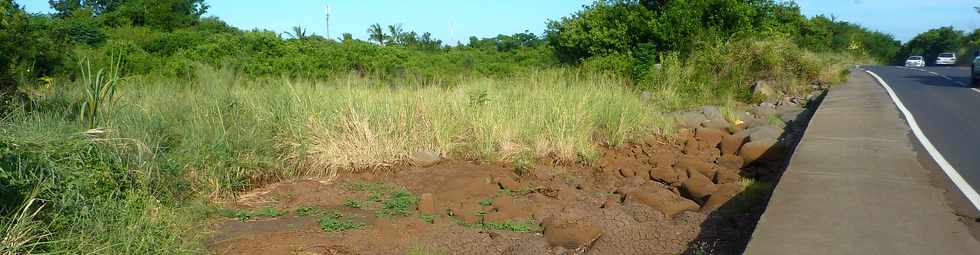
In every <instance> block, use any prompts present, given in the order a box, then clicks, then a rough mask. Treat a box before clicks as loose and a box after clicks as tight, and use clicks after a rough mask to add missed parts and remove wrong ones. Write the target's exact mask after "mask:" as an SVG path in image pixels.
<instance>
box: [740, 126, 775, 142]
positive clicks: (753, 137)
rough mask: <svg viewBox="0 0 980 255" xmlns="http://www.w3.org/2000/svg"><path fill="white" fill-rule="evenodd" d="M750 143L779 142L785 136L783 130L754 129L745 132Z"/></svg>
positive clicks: (767, 127) (771, 127)
mask: <svg viewBox="0 0 980 255" xmlns="http://www.w3.org/2000/svg"><path fill="white" fill-rule="evenodd" d="M745 132H746V133H748V134H749V141H764V140H778V139H779V137H780V136H782V135H783V129H781V128H777V127H773V126H761V127H754V128H750V129H746V130H745Z"/></svg>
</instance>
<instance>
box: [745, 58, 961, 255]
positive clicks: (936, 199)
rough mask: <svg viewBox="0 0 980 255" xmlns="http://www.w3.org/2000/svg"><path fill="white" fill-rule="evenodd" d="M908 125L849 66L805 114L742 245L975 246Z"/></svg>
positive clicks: (777, 250) (812, 250) (810, 248)
mask: <svg viewBox="0 0 980 255" xmlns="http://www.w3.org/2000/svg"><path fill="white" fill-rule="evenodd" d="M909 133H910V129H909V127H908V125H907V124H906V123H905V122H904V121H903V120H902V118H901V114H900V113H899V111H898V110H897V108H896V106H895V105H894V104H893V102H892V100H891V99H890V97H889V96H888V94H887V93H886V91H885V90H884V89H883V88H882V87H881V86H879V84H878V83H877V82H876V81H874V80H873V78H871V77H870V76H869V75H868V74H865V73H864V72H858V71H854V72H853V73H852V74H851V75H850V77H849V81H848V83H847V84H845V85H842V86H838V87H835V88H834V89H832V90H831V91H830V93H829V94H828V96H827V98H826V99H825V100H824V102H823V103H822V105H821V107H820V108H819V109H818V110H817V112H816V114H815V115H814V117H813V119H812V120H811V122H810V126H809V127H808V128H807V132H806V134H805V135H804V137H803V140H802V142H801V143H800V145H799V146H798V147H797V149H796V152H795V153H794V156H793V159H792V160H791V161H790V165H789V167H788V168H787V171H786V173H785V174H784V175H783V177H782V179H781V180H780V183H779V185H778V186H777V187H776V190H775V192H774V194H773V196H772V198H771V199H770V201H769V206H768V208H767V210H766V212H765V214H763V216H762V218H761V219H760V221H759V223H758V226H757V227H756V230H755V233H754V234H753V238H752V240H751V241H750V243H749V246H748V248H747V250H746V252H745V254H980V243H978V242H977V240H976V239H975V238H973V236H972V235H971V234H970V233H969V232H970V231H969V230H968V228H967V226H965V225H964V224H963V223H961V222H960V218H959V217H958V216H957V215H956V214H955V213H954V210H953V209H952V207H951V206H950V205H949V204H948V203H947V201H948V200H947V198H946V195H945V194H944V193H945V192H944V190H943V188H940V187H937V185H935V181H934V180H935V179H936V178H935V176H934V175H932V172H933V171H931V170H930V169H927V167H925V166H923V164H922V163H921V162H920V161H919V156H918V155H919V154H918V152H916V149H915V146H916V141H914V140H913V139H911V138H910V136H909V135H908V134H909Z"/></svg>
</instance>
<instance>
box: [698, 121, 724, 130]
mask: <svg viewBox="0 0 980 255" xmlns="http://www.w3.org/2000/svg"><path fill="white" fill-rule="evenodd" d="M701 126H703V127H706V128H714V129H728V128H731V127H732V125H731V124H730V123H728V121H727V120H725V119H712V120H708V121H707V122H704V123H701Z"/></svg>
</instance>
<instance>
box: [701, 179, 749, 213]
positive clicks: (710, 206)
mask: <svg viewBox="0 0 980 255" xmlns="http://www.w3.org/2000/svg"><path fill="white" fill-rule="evenodd" d="M739 192H742V187H740V186H739V185H738V184H735V183H727V184H722V185H718V190H716V191H715V192H713V193H711V197H708V201H706V202H704V206H701V212H704V213H708V212H712V211H714V210H718V208H721V206H723V205H725V203H727V202H728V201H729V200H731V199H732V198H734V197H735V196H736V195H738V193H739Z"/></svg>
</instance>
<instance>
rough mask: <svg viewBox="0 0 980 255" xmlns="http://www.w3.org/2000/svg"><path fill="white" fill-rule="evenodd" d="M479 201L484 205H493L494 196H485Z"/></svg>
mask: <svg viewBox="0 0 980 255" xmlns="http://www.w3.org/2000/svg"><path fill="white" fill-rule="evenodd" d="M479 203H480V205H482V206H491V205H493V198H484V199H481V200H480V201H479Z"/></svg>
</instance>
